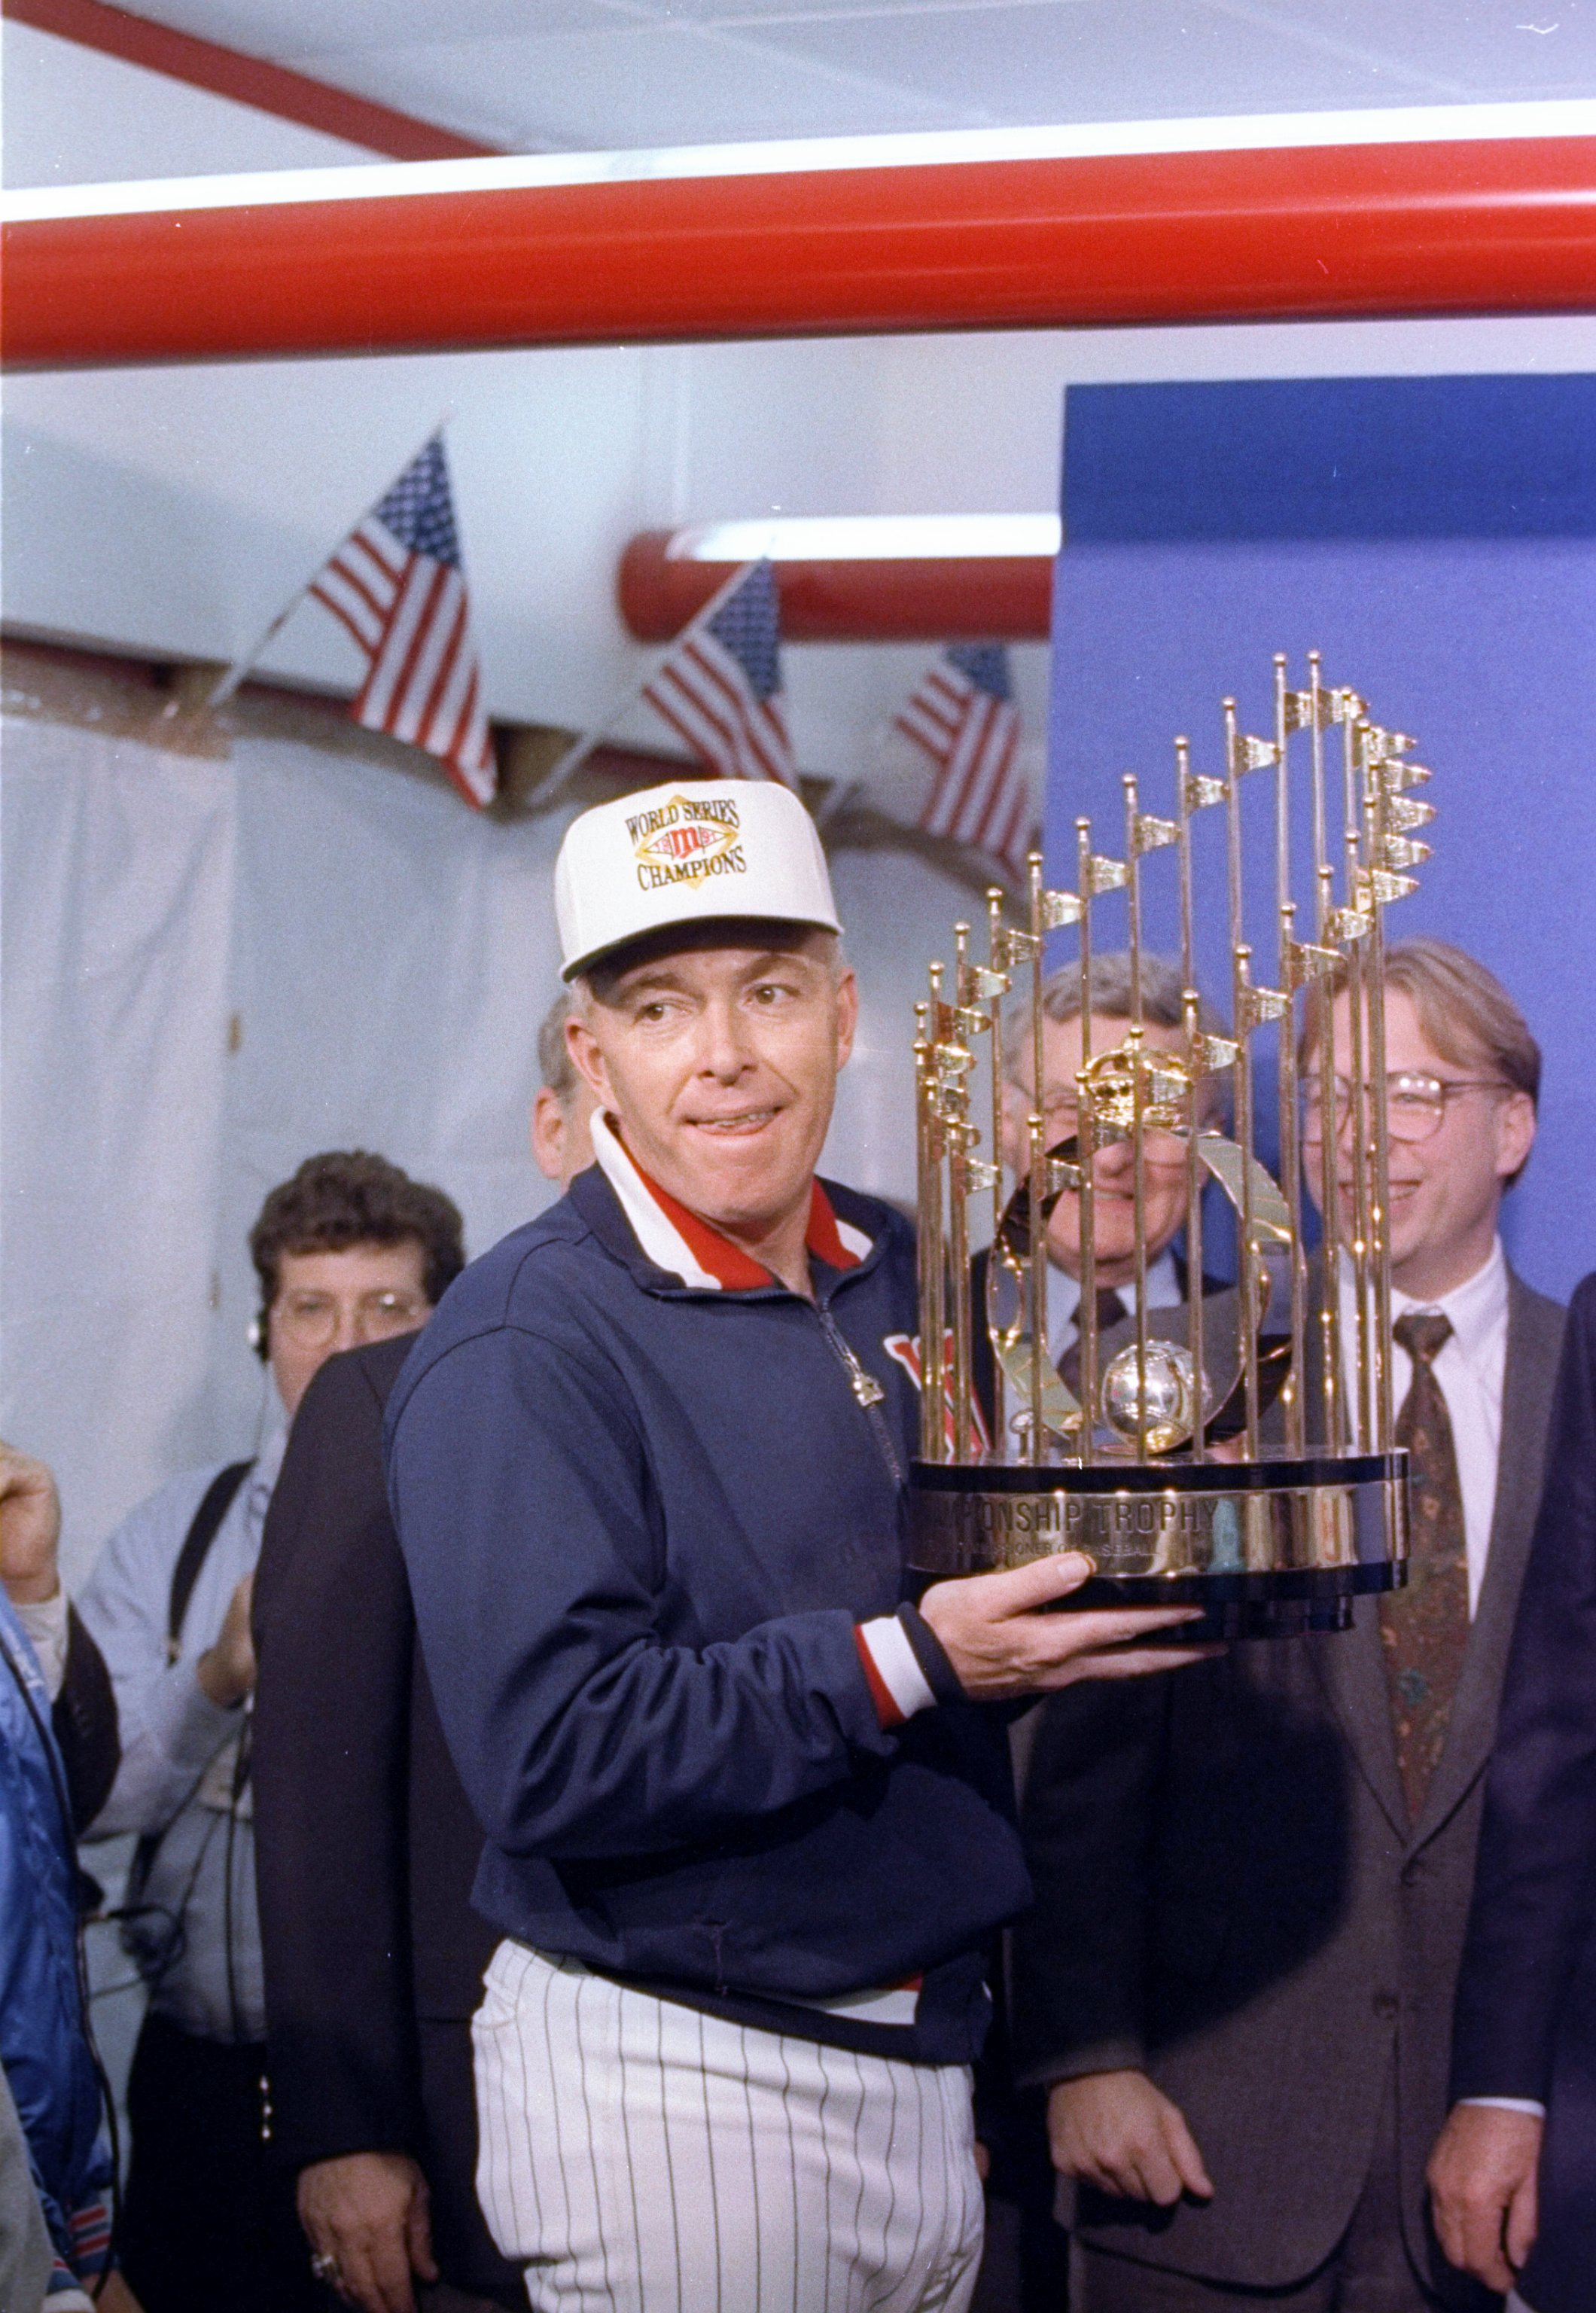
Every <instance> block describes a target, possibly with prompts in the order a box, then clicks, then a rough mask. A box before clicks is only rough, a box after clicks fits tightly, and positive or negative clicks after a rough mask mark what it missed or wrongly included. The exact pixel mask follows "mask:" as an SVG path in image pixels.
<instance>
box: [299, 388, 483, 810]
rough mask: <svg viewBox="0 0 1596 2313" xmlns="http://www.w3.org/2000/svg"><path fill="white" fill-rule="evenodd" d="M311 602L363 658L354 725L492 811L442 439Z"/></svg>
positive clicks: (358, 530)
mask: <svg viewBox="0 0 1596 2313" xmlns="http://www.w3.org/2000/svg"><path fill="white" fill-rule="evenodd" d="M310 591H311V594H314V596H315V597H316V600H317V601H318V602H324V603H325V604H326V606H327V608H328V609H329V611H331V612H332V614H333V616H334V618H335V619H340V620H342V621H343V623H344V625H345V626H346V628H347V629H348V630H349V632H350V633H351V634H352V635H353V636H354V638H355V642H356V643H357V644H358V645H359V646H360V648H361V650H362V651H363V652H364V654H365V657H366V662H367V665H366V678H365V682H364V684H363V685H362V688H361V691H360V695H359V697H358V698H357V699H355V708H354V712H355V721H356V722H357V723H364V725H365V726H366V728H367V730H368V731H388V732H391V734H393V736H394V737H395V738H396V739H405V740H408V742H409V743H410V744H411V745H412V746H415V747H425V749H426V750H427V752H428V753H429V754H434V755H437V756H439V757H441V758H442V760H443V764H444V766H445V768H446V769H447V770H448V772H449V776H450V778H452V780H453V781H454V784H455V786H456V787H458V788H459V789H460V793H461V795H462V796H464V797H465V799H466V801H467V802H468V803H469V804H474V805H477V806H478V808H480V806H481V805H483V804H486V803H491V802H492V801H493V798H494V796H495V793H496V792H497V788H498V774H497V770H496V767H495V762H494V752H493V739H492V736H491V734H490V733H489V731H488V727H487V716H486V714H485V713H484V712H483V708H482V684H481V680H480V676H479V674H478V666H477V650H476V646H475V644H474V643H473V642H472V640H471V629H470V617H469V606H468V604H467V602H466V581H465V573H464V572H463V570H462V569H461V568H460V533H459V532H458V531H457V530H456V529H455V526H454V502H453V500H452V497H450V494H449V469H448V467H447V465H446V464H445V463H444V460H443V435H441V434H434V436H433V438H432V440H431V441H430V442H429V443H428V444H426V447H425V449H424V450H422V451H421V452H420V453H419V454H418V455H417V457H415V458H414V459H412V460H411V462H410V463H409V464H408V466H407V467H406V468H405V471H404V472H403V473H402V474H401V475H400V476H399V479H398V481H397V482H395V483H394V485H393V487H392V488H391V489H390V491H389V492H388V495H387V497H384V498H381V499H380V500H379V501H378V503H377V505H376V506H373V509H372V511H371V513H370V514H366V515H365V516H364V518H363V519H362V520H361V521H360V522H358V523H356V524H355V528H354V529H353V530H352V531H351V532H350V533H349V535H348V537H347V538H346V540H345V541H344V542H343V544H342V546H340V547H339V549H338V552H337V553H336V554H335V555H334V556H333V557H332V559H331V560H330V561H329V563H328V564H327V566H326V567H325V568H324V569H323V570H322V571H321V573H320V576H318V577H316V578H315V579H313V580H312V581H311V590H310Z"/></svg>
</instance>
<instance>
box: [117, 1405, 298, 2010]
mask: <svg viewBox="0 0 1596 2313" xmlns="http://www.w3.org/2000/svg"><path fill="white" fill-rule="evenodd" d="M286 1444H287V1431H286V1429H284V1428H278V1429H276V1430H275V1431H274V1432H273V1434H272V1435H271V1437H269V1438H268V1439H267V1443H266V1445H265V1446H264V1447H262V1449H261V1452H260V1454H259V1456H258V1457H257V1459H256V1462H255V1466H254V1468H253V1469H252V1470H251V1471H250V1474H249V1476H248V1477H247V1478H246V1479H245V1481H244V1482H243V1483H242V1485H241V1487H240V1488H239V1491H238V1492H237V1493H236V1494H235V1495H234V1496H233V1499H232V1502H231V1504H230V1505H229V1507H228V1510H227V1515H226V1517H224V1519H223V1520H222V1523H221V1525H220V1526H218V1527H217V1528H216V1532H215V1538H214V1540H213V1541H212V1543H211V1546H210V1549H209V1550H208V1551H207V1552H206V1559H205V1563H204V1565H203V1566H202V1567H201V1568H200V1570H199V1575H198V1579H197V1580H196V1582H195V1585H194V1589H193V1593H192V1595H191V1596H190V1598H189V1611H188V1613H187V1614H186V1615H185V1616H184V1618H183V1633H182V1647H181V1652H180V1656H179V1658H178V1660H177V1661H176V1662H175V1663H173V1662H169V1661H168V1659H167V1650H166V1617H167V1607H168V1604H169V1602H170V1599H171V1578H172V1573H173V1570H174V1569H175V1567H176V1565H177V1561H178V1555H179V1552H180V1551H181V1549H182V1546H183V1538H184V1536H185V1535H187V1533H188V1531H189V1526H190V1525H191V1523H192V1521H193V1517H194V1513H195V1511H196V1510H197V1508H198V1507H199V1504H200V1502H201V1500H202V1499H204V1496H205V1492H206V1488H207V1487H208V1486H209V1484H210V1482H211V1480H212V1479H213V1478H214V1477H215V1475H216V1469H217V1465H216V1464H215V1463H212V1464H209V1465H207V1466H206V1468H205V1469H202V1470H189V1471H187V1472H185V1473H184V1474H183V1475H182V1476H181V1477H180V1478H174V1479H172V1480H171V1483H170V1484H168V1485H165V1486H163V1487H162V1489H161V1491H160V1492H159V1493H156V1494H152V1495H151V1497H150V1499H148V1500H147V1501H145V1502H141V1503H140V1505H139V1507H138V1508H136V1510H134V1511H132V1512H131V1513H130V1515H129V1516H128V1517H126V1518H124V1520H123V1521H122V1524H121V1525H120V1526H118V1528H117V1531H116V1532H115V1534H113V1535H112V1536H111V1538H110V1541H109V1542H108V1543H106V1545H105V1548H104V1550H103V1551H102V1552H101V1555H100V1560H99V1563H98V1564H97V1565H96V1567H95V1569H94V1571H93V1574H92V1577H91V1578H90V1580H89V1583H88V1587H86V1589H85V1590H84V1591H83V1596H82V1597H81V1598H80V1599H79V1600H78V1612H79V1614H81V1615H82V1616H83V1623H84V1624H85V1626H86V1628H87V1630H88V1631H89V1635H90V1636H91V1638H92V1639H93V1640H94V1642H95V1644H96V1645H97V1646H98V1647H99V1649H100V1651H101V1655H102V1656H103V1657H104V1658H105V1667H106V1668H107V1670H108V1671H109V1672H110V1678H111V1684H112V1685H113V1687H114V1688H115V1689H116V1696H117V1711H118V1719H119V1720H120V1723H121V1735H122V1759H121V1764H120V1766H119V1767H118V1770H117V1779H116V1781H115V1782H114V1784H113V1785H112V1786H111V1792H110V1798H109V1799H107V1801H106V1803H105V1805H104V1807H102V1808H101V1812H100V1814H99V1815H98V1816H96V1817H95V1819H94V1822H93V1824H92V1825H91V1826H90V1829H91V1832H92V1836H93V1837H94V1838H96V1839H103V1838H110V1837H112V1836H114V1835H115V1834H117V1833H118V1832H128V1831H132V1832H138V1833H140V1834H150V1833H159V1834H161V1845H160V1849H159V1851H158V1853H157V1854H156V1856H155V1859H154V1861H153V1864H152V1865H151V1867H150V1870H149V1874H148V1877H147V1879H146V1881H145V1888H144V1904H145V1913H144V1916H143V1922H142V1930H141V1938H142V1940H143V1941H144V1943H145V1947H146V1957H147V1948H148V1947H149V1946H150V1945H153V1944H158V1945H159V1946H160V1947H161V1948H162V1964H161V1965H159V1966H158V1967H157V1968H156V1970H155V1978H156V1980H155V1981H153V1983H151V1989H150V2005H151V2007H152V2008H153V2010H155V2011H156V2012H157V2013H158V2014H159V2015H161V2016H163V2017H164V2018H166V2020H167V2022H168V2023H170V2024H175V2025H176V2026H177V2027H178V2028H179V2030H180V2031H184V2032H189V2033H193V2034H195V2035H197V2036H198V2037H199V2038H201V2039H206V2040H226V2041H231V2040H235V2039H236V2040H244V2041H258V2040H261V2039H264V2038H265V2036H266V2006H265V1995H264V1992H263V1988H262V1983H261V1972H260V1930H259V1922H258V1920H257V1917H256V1909H255V1842H254V1826H253V1824H252V1822H251V1820H250V1815H251V1809H250V1804H249V1793H248V1790H247V1787H246V1790H245V1792H244V1794H243V1795H242V1803H240V1802H239V1801H237V1800H234V1799H232V1781H233V1776H232V1769H233V1766H234V1763H235V1762H236V1759H237V1750H238V1743H239V1738H240V1735H241V1729H242V1726H243V1716H244V1714H243V1711H241V1709H238V1708H234V1709H232V1710H228V1709H225V1708H224V1706H223V1705H222V1704H220V1703H217V1702H212V1701H211V1699H210V1697H209V1696H208V1695H207V1694H206V1692H205V1690H204V1688H203V1687H202V1686H201V1685H200V1684H199V1680H198V1677H197V1674H196V1665H197V1661H198V1659H199V1657H200V1656H201V1655H202V1654H204V1653H206V1651H207V1650H208V1649H209V1648H210V1647H211V1646H212V1645H213V1644H214V1643H215V1640H216V1637H217V1634H218V1633H219V1631H221V1628H222V1623H223V1621H224V1618H225V1615H226V1613H227V1609H228V1606H229V1605H230V1603H231V1601H232V1594H233V1591H234V1589H235V1588H236V1587H237V1586H238V1584H239V1582H240V1581H241V1579H242V1578H243V1576H244V1575H246V1574H250V1573H252V1572H253V1571H254V1568H255V1562H256V1560H257V1559H258V1558H259V1555H260V1534H261V1528H262V1527H263V1526H264V1525H265V1523H266V1513H267V1506H268V1504H269V1503H270V1501H271V1496H272V1488H273V1487H274V1486H275V1485H276V1482H277V1472H278V1469H279V1468H280V1467H281V1464H282V1460H283V1449H284V1447H285V1445H286ZM229 1816H232V1823H231V1825H230V1824H229ZM230 1867H231V1869H230ZM230 1882H231V1884H230ZM230 1947H231V1948H230Z"/></svg>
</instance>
